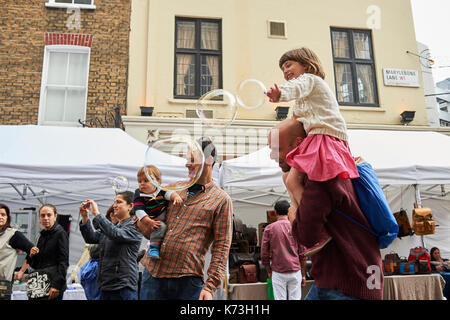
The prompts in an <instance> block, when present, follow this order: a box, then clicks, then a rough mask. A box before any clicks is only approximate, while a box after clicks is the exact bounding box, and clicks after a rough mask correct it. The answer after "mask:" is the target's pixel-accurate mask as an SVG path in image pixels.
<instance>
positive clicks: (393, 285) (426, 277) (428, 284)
mask: <svg viewBox="0 0 450 320" xmlns="http://www.w3.org/2000/svg"><path fill="white" fill-rule="evenodd" d="M448 277H449V279H450V273H449V274H448ZM313 282H314V281H313V280H307V281H306V286H305V287H303V288H302V300H303V299H304V298H305V296H306V294H307V293H308V291H309V289H310V288H311V285H312V283H313ZM445 283H446V281H445V280H444V278H443V277H442V276H441V274H416V275H398V276H385V277H384V290H383V299H384V300H443V299H444V295H443V292H444V285H445ZM228 298H229V300H267V299H268V295H267V283H265V282H256V283H246V284H239V283H233V284H229V285H228Z"/></svg>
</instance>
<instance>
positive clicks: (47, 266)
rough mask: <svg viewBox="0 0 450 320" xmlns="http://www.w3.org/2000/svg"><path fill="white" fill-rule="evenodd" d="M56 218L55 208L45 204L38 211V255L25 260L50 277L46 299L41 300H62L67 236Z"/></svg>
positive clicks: (67, 255)
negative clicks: (39, 224) (39, 226)
mask: <svg viewBox="0 0 450 320" xmlns="http://www.w3.org/2000/svg"><path fill="white" fill-rule="evenodd" d="M56 218H57V212H56V208H55V206H53V205H51V204H45V205H43V206H42V207H41V208H40V209H39V221H40V222H41V225H42V227H43V229H42V230H41V234H40V237H39V240H38V243H37V247H38V248H39V254H38V255H36V256H34V257H28V256H27V258H26V261H27V263H28V264H29V265H30V266H31V267H32V268H33V269H34V270H37V271H40V270H41V271H47V273H48V274H49V275H50V290H49V292H48V297H44V298H42V299H48V300H53V299H56V300H62V298H63V295H64V291H65V290H66V286H67V284H66V275H67V268H68V267H69V234H68V233H67V232H66V231H65V230H64V229H63V227H61V225H59V224H58V223H57V222H56Z"/></svg>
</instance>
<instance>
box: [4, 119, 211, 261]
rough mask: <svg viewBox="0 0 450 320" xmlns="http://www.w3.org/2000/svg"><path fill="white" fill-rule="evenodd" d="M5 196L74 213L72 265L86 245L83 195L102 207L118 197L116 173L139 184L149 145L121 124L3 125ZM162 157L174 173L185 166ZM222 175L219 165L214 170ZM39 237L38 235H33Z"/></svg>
mask: <svg viewBox="0 0 450 320" xmlns="http://www.w3.org/2000/svg"><path fill="white" fill-rule="evenodd" d="M0 138H1V139H0V150H1V151H0V202H2V203H5V204H6V205H8V206H9V207H10V208H11V210H12V211H19V210H20V209H22V208H29V207H34V208H36V209H38V208H39V207H40V206H41V204H43V203H50V204H53V205H55V206H56V208H57V210H58V213H59V214H62V215H71V216H72V217H73V220H72V223H71V232H70V257H69V260H70V261H69V262H70V264H71V265H73V264H76V263H77V262H78V259H79V258H80V256H81V253H82V251H83V248H84V240H83V239H82V237H81V234H80V232H79V227H78V222H79V211H78V207H79V205H80V203H81V201H83V200H85V199H93V200H95V201H96V202H97V203H98V204H99V207H100V211H101V212H106V210H107V208H109V206H110V205H111V204H112V203H113V201H114V197H115V191H114V189H113V188H112V185H113V181H114V179H115V178H116V177H119V176H123V177H125V178H126V179H127V180H128V184H129V185H128V190H130V191H134V190H135V189H136V188H137V177H136V174H137V171H138V170H139V168H140V167H142V165H143V164H144V158H145V153H146V150H147V145H145V144H144V143H141V142H139V141H137V140H136V139H134V138H133V137H131V136H130V135H128V134H127V133H126V132H124V131H122V130H120V129H105V128H74V127H54V126H34V125H24V126H0ZM159 157H160V160H159V161H158V163H164V164H166V165H165V166H164V167H160V169H161V171H162V172H163V174H164V175H166V176H169V177H170V178H171V179H172V178H175V179H176V177H183V176H180V171H181V170H186V168H184V164H183V163H182V161H180V158H179V157H175V156H171V155H168V154H166V153H163V152H159ZM214 177H215V178H216V179H218V170H217V169H216V170H214ZM34 240H36V239H34Z"/></svg>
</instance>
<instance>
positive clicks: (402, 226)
mask: <svg viewBox="0 0 450 320" xmlns="http://www.w3.org/2000/svg"><path fill="white" fill-rule="evenodd" d="M394 217H395V220H396V221H397V224H398V234H397V237H399V238H402V237H406V236H412V235H413V234H414V231H413V229H412V228H411V224H410V223H409V218H408V213H407V212H406V211H405V210H403V209H400V211H398V212H395V213H394Z"/></svg>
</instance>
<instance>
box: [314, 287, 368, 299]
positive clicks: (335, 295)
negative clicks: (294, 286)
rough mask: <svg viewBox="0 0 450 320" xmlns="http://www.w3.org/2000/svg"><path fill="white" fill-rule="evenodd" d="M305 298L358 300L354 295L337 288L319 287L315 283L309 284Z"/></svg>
mask: <svg viewBox="0 0 450 320" xmlns="http://www.w3.org/2000/svg"><path fill="white" fill-rule="evenodd" d="M305 300H360V299H358V298H355V297H351V296H348V295H346V294H344V293H342V292H340V291H338V290H332V289H320V288H317V287H316V284H315V283H313V284H312V285H311V289H309V291H308V294H307V295H306V297H305Z"/></svg>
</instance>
